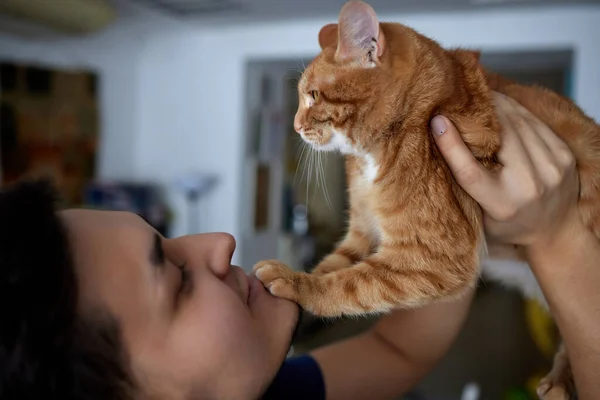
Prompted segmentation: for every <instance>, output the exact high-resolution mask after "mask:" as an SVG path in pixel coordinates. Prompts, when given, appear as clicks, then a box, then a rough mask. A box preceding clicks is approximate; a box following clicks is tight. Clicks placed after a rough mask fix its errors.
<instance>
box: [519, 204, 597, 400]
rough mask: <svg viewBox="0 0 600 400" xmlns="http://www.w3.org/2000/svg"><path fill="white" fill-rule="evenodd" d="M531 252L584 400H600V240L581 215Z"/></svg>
mask: <svg viewBox="0 0 600 400" xmlns="http://www.w3.org/2000/svg"><path fill="white" fill-rule="evenodd" d="M572 222H573V223H572V224H570V225H569V226H567V227H565V228H564V229H563V230H561V231H560V232H556V235H555V236H554V237H553V238H552V240H550V241H547V242H545V243H540V244H538V245H536V246H532V247H531V248H530V249H529V250H528V254H529V260H530V264H531V268H532V270H533V272H534V274H535V276H536V278H537V280H538V282H539V283H540V286H541V287H542V291H543V292H544V296H545V297H546V300H547V301H548V303H549V305H550V309H551V310H552V314H553V316H554V319H555V320H556V323H557V325H558V328H559V330H560V333H561V336H562V337H563V340H564V343H565V346H566V348H567V350H568V352H569V361H570V363H571V369H572V371H573V376H574V379H575V385H576V387H577V395H578V398H579V399H581V400H584V399H590V400H591V399H600V241H598V238H597V237H596V236H595V235H594V234H593V233H592V232H591V231H590V230H589V229H587V228H586V227H585V226H583V223H582V221H581V219H580V218H579V216H578V215H576V216H574V218H573V219H572Z"/></svg>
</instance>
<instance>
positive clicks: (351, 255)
mask: <svg viewBox="0 0 600 400" xmlns="http://www.w3.org/2000/svg"><path fill="white" fill-rule="evenodd" d="M372 251H373V244H372V240H371V238H370V237H369V236H368V235H367V234H365V233H363V232H361V231H360V230H359V229H358V228H356V227H353V226H352V225H351V226H350V229H349V230H348V233H347V234H346V237H345V238H344V240H342V241H341V242H340V243H339V244H338V245H337V247H336V248H335V250H333V252H331V253H330V254H328V255H327V256H325V257H324V258H323V260H321V262H320V263H319V264H317V266H316V267H315V268H314V269H313V270H312V271H311V273H312V274H314V275H325V274H328V273H330V272H334V271H337V270H339V269H343V268H348V267H351V266H353V265H354V264H356V263H357V262H359V261H361V260H363V259H364V258H365V257H367V256H368V255H369V254H371V252H372Z"/></svg>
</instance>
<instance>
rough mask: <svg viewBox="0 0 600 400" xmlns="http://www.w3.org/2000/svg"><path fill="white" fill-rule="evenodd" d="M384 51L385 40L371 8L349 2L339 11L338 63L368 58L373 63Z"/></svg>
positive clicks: (360, 2) (360, 3) (364, 4)
mask: <svg viewBox="0 0 600 400" xmlns="http://www.w3.org/2000/svg"><path fill="white" fill-rule="evenodd" d="M384 49H385V38H384V36H383V32H382V31H381V29H380V28H379V21H378V20H377V16H376V15H375V11H374V10H373V8H372V7H371V6H370V5H368V4H367V3H364V2H362V1H350V2H348V3H346V4H345V5H344V6H343V7H342V10H341V11H340V17H339V24H338V47H337V52H336V54H335V57H336V59H337V60H339V61H349V60H353V59H355V60H360V59H362V58H364V57H367V56H368V57H370V59H369V61H371V62H375V61H377V60H378V59H379V57H381V55H382V54H383V51H384Z"/></svg>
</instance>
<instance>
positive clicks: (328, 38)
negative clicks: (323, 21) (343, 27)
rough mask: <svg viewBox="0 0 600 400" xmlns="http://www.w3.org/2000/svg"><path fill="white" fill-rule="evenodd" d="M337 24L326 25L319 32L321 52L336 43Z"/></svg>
mask: <svg viewBox="0 0 600 400" xmlns="http://www.w3.org/2000/svg"><path fill="white" fill-rule="evenodd" d="M337 36H338V24H327V25H325V26H324V27H322V28H321V30H320V31H319V46H321V50H323V49H325V48H326V47H329V46H331V45H333V44H335V43H337Z"/></svg>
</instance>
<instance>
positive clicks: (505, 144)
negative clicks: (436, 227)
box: [431, 93, 579, 246]
mask: <svg viewBox="0 0 600 400" xmlns="http://www.w3.org/2000/svg"><path fill="white" fill-rule="evenodd" d="M494 99H495V102H496V111H497V114H498V118H499V120H500V124H501V126H502V133H501V135H502V136H501V142H502V149H501V150H500V152H499V155H498V156H499V159H500V162H501V163H502V165H503V167H502V169H501V170H500V171H499V172H498V173H491V172H489V171H488V170H486V169H485V168H484V167H483V166H481V165H480V164H479V163H478V162H477V160H476V159H475V158H474V157H473V155H472V154H471V152H470V151H469V149H468V148H467V146H466V145H465V144H464V142H463V140H462V138H461V136H460V134H459V133H458V131H457V129H456V127H455V126H454V125H453V124H452V123H451V122H450V121H449V120H448V119H447V118H446V117H443V116H436V117H434V118H433V120H432V122H431V124H432V131H433V136H434V138H435V141H436V144H437V146H438V148H439V149H440V152H441V153H442V156H443V157H444V158H445V160H446V162H447V163H448V166H449V167H450V170H451V172H452V174H453V176H454V178H455V179H456V181H457V182H458V184H459V185H460V186H461V187H462V188H463V189H464V190H465V191H466V192H467V193H468V194H469V195H470V196H471V197H473V198H474V199H475V201H477V202H478V203H479V204H480V205H481V207H482V209H483V211H484V226H485V229H486V234H487V235H488V237H490V238H491V239H493V240H495V241H498V242H500V243H506V244H517V245H523V246H531V245H533V244H534V243H537V242H548V241H551V238H552V236H553V235H554V234H556V233H557V232H558V231H560V230H561V229H562V227H563V226H564V225H565V223H566V222H569V221H570V220H571V219H572V218H573V217H574V218H578V215H577V214H576V213H577V198H578V193H579V178H578V174H577V170H576V168H575V160H574V157H573V155H572V153H571V151H570V150H569V148H568V147H567V145H566V144H565V143H564V142H563V141H562V140H561V139H559V138H558V137H557V136H556V135H555V134H554V133H553V132H552V131H551V130H550V129H549V128H548V126H546V125H545V124H544V123H543V122H542V121H540V120H539V119H538V118H536V117H535V116H534V115H533V114H531V113H530V112H529V111H528V110H526V109H525V108H524V107H522V106H521V105H520V104H519V103H517V102H516V101H515V100H513V99H511V98H509V97H507V96H504V95H502V94H499V93H494ZM442 132H443V133H442Z"/></svg>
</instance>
